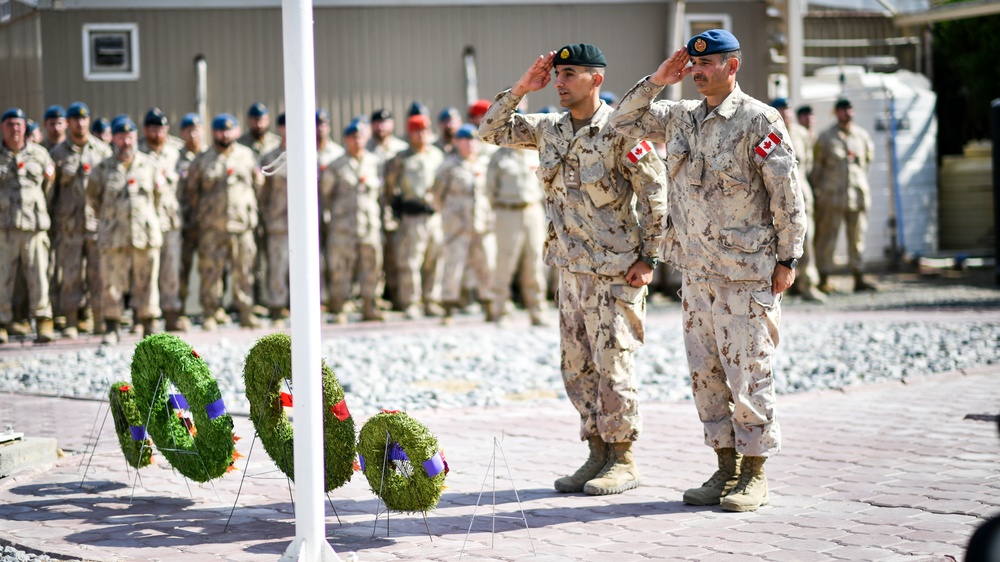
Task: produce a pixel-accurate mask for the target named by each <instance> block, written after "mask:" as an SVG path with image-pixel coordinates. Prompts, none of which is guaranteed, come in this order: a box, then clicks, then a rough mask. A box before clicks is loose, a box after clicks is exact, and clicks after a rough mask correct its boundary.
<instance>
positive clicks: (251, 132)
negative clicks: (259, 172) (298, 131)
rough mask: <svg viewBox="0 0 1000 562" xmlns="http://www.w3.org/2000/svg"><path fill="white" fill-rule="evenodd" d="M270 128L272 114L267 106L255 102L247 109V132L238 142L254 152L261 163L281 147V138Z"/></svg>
mask: <svg viewBox="0 0 1000 562" xmlns="http://www.w3.org/2000/svg"><path fill="white" fill-rule="evenodd" d="M270 127H271V113H270V112H269V111H268V109H267V106H266V105H264V104H262V103H260V102H255V103H254V104H253V105H251V106H250V108H249V109H247V130H246V132H245V133H243V135H242V136H241V137H240V138H239V139H238V140H237V141H236V142H238V143H240V144H242V145H243V146H246V147H248V148H249V149H250V150H252V151H253V153H254V155H255V156H256V157H257V160H258V161H260V159H261V158H262V157H263V156H264V155H265V154H267V153H268V152H271V151H272V150H274V149H275V148H278V147H279V146H281V137H280V136H278V135H276V134H274V133H272V132H271V131H270V130H269V129H270Z"/></svg>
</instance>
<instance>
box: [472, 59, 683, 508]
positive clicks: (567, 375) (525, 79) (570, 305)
mask: <svg viewBox="0 0 1000 562" xmlns="http://www.w3.org/2000/svg"><path fill="white" fill-rule="evenodd" d="M606 66H607V63H606V61H605V58H604V54H603V53H602V52H601V50H600V49H598V48H597V47H595V46H594V45H589V44H583V43H581V44H575V45H566V46H565V47H563V48H561V49H559V50H558V51H552V52H550V53H547V54H544V55H541V56H540V57H538V59H536V60H535V62H534V64H532V65H531V67H530V68H528V70H527V71H526V72H525V73H524V75H523V76H521V78H519V79H518V81H517V82H516V83H514V86H513V87H511V88H510V89H509V90H506V91H504V92H501V93H500V94H498V95H497V96H496V98H495V100H494V102H493V105H491V106H490V108H489V110H488V111H487V112H486V116H485V117H484V118H483V121H482V124H481V125H480V127H479V131H480V134H481V136H482V139H483V140H484V141H486V142H489V143H492V144H497V145H500V146H510V147H515V148H526V149H534V150H538V151H539V166H538V177H539V179H540V180H541V181H542V184H543V186H544V189H545V209H546V212H547V215H548V217H549V219H550V220H551V221H552V222H551V225H550V226H549V232H548V237H547V240H546V241H545V263H546V264H548V265H551V266H554V267H556V268H558V269H559V291H558V299H559V315H560V318H559V327H560V338H561V340H560V347H561V352H562V361H561V364H562V374H563V382H564V383H565V385H566V393H567V395H568V396H569V398H570V401H571V402H572V403H573V405H574V406H575V407H576V409H577V411H578V412H579V413H580V438H581V439H583V440H586V441H588V442H589V445H590V456H589V457H588V459H587V461H586V462H585V463H584V464H583V466H581V467H580V469H579V470H577V471H576V472H575V473H574V474H572V475H570V476H566V477H563V478H560V479H558V480H556V482H555V488H556V490H559V491H561V492H581V491H582V492H585V493H588V494H594V495H604V494H617V493H621V492H624V491H625V490H629V489H632V488H635V487H636V486H638V485H639V470H638V468H637V467H636V465H635V462H634V460H633V455H632V442H633V441H635V440H636V439H637V438H638V437H639V432H640V430H641V425H642V424H641V418H640V416H639V399H638V394H637V392H636V385H635V365H634V363H633V359H632V353H633V352H634V351H635V350H636V349H638V348H639V347H640V346H641V345H642V343H643V324H644V322H645V316H646V285H648V284H649V282H650V281H651V280H652V279H653V268H654V267H656V264H657V246H658V245H659V240H660V238H662V237H663V229H664V217H665V214H666V198H667V194H666V187H665V183H666V179H665V177H664V167H663V162H662V161H661V160H660V159H659V158H658V157H657V156H656V153H655V152H653V150H652V146H649V145H648V143H646V142H645V141H639V142H637V141H634V140H629V139H628V138H626V137H625V136H623V135H621V134H619V133H617V132H615V130H614V129H612V128H611V127H610V126H609V125H608V119H609V118H610V117H611V111H612V110H611V107H609V106H608V105H607V104H606V103H604V102H603V101H601V99H600V97H599V96H600V91H601V84H602V83H603V82H604V69H605V67H606ZM549 82H552V83H553V84H554V86H555V88H556V91H557V92H558V94H559V103H560V104H561V105H562V106H563V107H565V108H567V109H569V111H568V112H566V113H559V114H551V113H549V114H540V113H536V114H529V115H520V114H517V113H515V111H516V109H517V105H518V103H519V102H520V101H521V98H522V97H523V96H524V95H525V94H527V93H529V92H535V91H538V90H541V89H542V88H544V87H545V86H547V85H548V84H549Z"/></svg>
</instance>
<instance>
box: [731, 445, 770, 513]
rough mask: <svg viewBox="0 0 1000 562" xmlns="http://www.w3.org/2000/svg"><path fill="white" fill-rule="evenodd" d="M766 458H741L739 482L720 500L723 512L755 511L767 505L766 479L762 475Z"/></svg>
mask: <svg viewBox="0 0 1000 562" xmlns="http://www.w3.org/2000/svg"><path fill="white" fill-rule="evenodd" d="M766 460H767V458H766V457H751V456H749V455H747V456H744V457H743V462H742V463H740V481H739V482H738V483H737V484H736V487H735V488H733V491H732V492H729V493H728V494H726V497H724V498H722V501H721V502H720V504H719V506H720V507H722V510H723V511H757V508H759V507H760V506H762V505H767V499H768V498H767V495H768V494H767V477H766V476H765V475H764V461H766Z"/></svg>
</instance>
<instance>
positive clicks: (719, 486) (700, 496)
mask: <svg viewBox="0 0 1000 562" xmlns="http://www.w3.org/2000/svg"><path fill="white" fill-rule="evenodd" d="M715 455H716V456H717V457H719V469H718V470H716V471H715V474H713V475H712V476H711V478H709V479H708V481H706V482H705V483H704V484H702V485H701V488H691V489H690V490H688V491H686V492H684V503H686V504H688V505H719V500H720V499H722V497H723V496H725V495H726V494H728V493H729V491H730V490H732V489H733V488H735V487H736V484H737V482H739V478H740V461H741V460H742V458H743V455H741V454H739V453H737V452H736V449H734V448H732V447H729V448H726V449H716V450H715Z"/></svg>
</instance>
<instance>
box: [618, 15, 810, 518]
mask: <svg viewBox="0 0 1000 562" xmlns="http://www.w3.org/2000/svg"><path fill="white" fill-rule="evenodd" d="M688 63H690V66H689V64H688ZM740 67H741V53H740V43H739V41H738V40H737V39H736V37H734V36H733V34H732V33H729V32H728V31H726V30H724V29H711V30H708V31H705V32H704V33H699V34H698V35H695V36H694V37H692V38H691V39H690V40H689V41H688V42H687V45H686V46H684V47H681V48H680V49H677V50H676V51H675V52H674V53H673V54H671V55H670V56H669V57H668V58H667V60H665V61H663V63H662V64H660V66H659V68H657V69H656V71H655V72H653V74H651V75H650V76H648V77H646V78H645V79H643V80H640V81H639V83H638V84H636V85H635V86H634V87H633V88H632V89H631V90H629V92H628V93H627V94H625V96H624V97H623V98H622V100H621V102H620V103H619V105H618V109H617V110H616V111H615V114H614V116H612V118H611V123H612V125H613V126H614V128H615V129H616V130H618V131H619V132H620V133H622V134H625V135H627V136H629V137H632V138H635V139H647V140H649V141H652V142H663V143H666V146H667V169H668V171H669V175H668V180H669V194H670V195H669V207H670V216H671V217H672V219H673V234H672V235H671V236H670V237H669V238H668V239H667V241H666V244H665V245H664V248H663V250H662V251H663V252H664V254H665V257H666V259H668V260H669V261H670V262H671V264H673V265H674V266H676V267H677V268H678V269H680V270H681V272H682V273H683V281H682V288H681V294H682V295H683V300H684V302H683V309H684V322H683V326H684V343H685V347H686V355H687V358H688V368H689V370H690V373H691V380H692V381H694V382H693V385H692V389H693V394H694V403H695V407H696V409H697V411H698V416H699V418H700V419H701V420H702V424H703V434H704V439H705V444H706V445H708V446H710V447H712V448H713V449H714V450H715V454H716V458H717V466H718V470H717V471H716V472H715V473H713V474H712V476H711V477H710V478H709V479H708V480H707V481H705V483H704V484H702V485H701V486H700V487H698V488H692V489H689V490H687V491H685V492H684V496H683V498H684V502H685V503H688V504H693V505H721V507H722V509H723V510H725V511H741V512H742V511H754V510H756V509H758V508H759V507H761V506H762V505H765V504H767V503H768V487H767V478H766V476H765V474H764V462H765V461H766V460H767V459H768V458H769V457H771V456H773V455H775V454H777V453H778V451H779V450H780V449H781V431H780V429H779V426H778V423H777V421H776V420H775V405H774V404H775V390H774V377H773V373H772V365H773V359H772V358H773V355H774V351H775V347H776V345H777V342H778V331H777V330H778V323H779V320H780V314H781V297H780V294H781V293H782V292H784V291H785V290H786V289H788V288H789V287H791V285H792V283H793V282H794V281H795V268H796V266H797V265H798V260H799V258H801V257H802V252H803V243H804V240H805V234H806V213H805V203H804V201H803V196H802V191H801V188H800V186H799V184H798V182H797V181H796V159H795V152H794V150H793V149H792V148H791V144H792V143H791V142H790V139H789V135H788V130H787V129H786V128H785V124H784V122H783V121H782V119H781V116H780V115H779V113H778V112H777V111H776V110H775V109H774V108H772V107H769V106H768V105H767V104H765V103H763V102H761V101H759V100H756V99H754V98H752V97H750V96H748V95H746V94H745V93H743V91H742V90H741V89H740V86H739V84H738V83H737V81H736V73H737V71H739V70H740ZM689 74H690V75H691V77H692V79H693V81H694V85H695V87H696V88H697V89H698V92H700V93H701V94H702V95H703V96H704V98H703V99H699V100H681V101H668V100H659V101H657V100H656V97H657V95H659V93H660V91H661V90H662V89H663V88H664V86H667V85H671V84H677V83H678V82H680V81H681V80H683V79H684V77H685V76H687V75H689ZM734 358H739V360H736V359H734Z"/></svg>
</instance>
